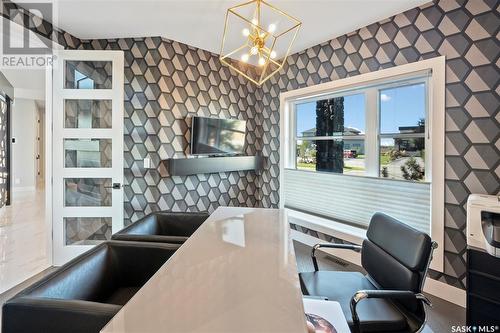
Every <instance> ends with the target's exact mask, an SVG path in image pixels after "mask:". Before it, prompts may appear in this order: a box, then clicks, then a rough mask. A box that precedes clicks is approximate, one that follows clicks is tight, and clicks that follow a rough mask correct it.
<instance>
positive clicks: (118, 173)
mask: <svg viewBox="0 0 500 333" xmlns="http://www.w3.org/2000/svg"><path fill="white" fill-rule="evenodd" d="M56 56H57V60H56V63H54V69H53V75H54V77H53V99H52V100H53V138H52V140H53V141H52V142H53V145H52V151H53V164H52V171H53V175H52V182H53V201H52V202H53V223H52V228H53V261H54V265H61V264H64V263H65V262H67V261H68V260H70V259H72V258H74V257H75V256H77V255H79V254H81V253H83V252H85V251H87V250H88V249H90V248H91V247H92V246H94V245H96V244H99V243H100V242H102V241H104V240H107V239H109V238H110V237H111V235H112V234H113V233H115V232H117V231H118V230H120V229H122V228H123V188H122V183H123V91H124V89H123V69H124V67H123V52H122V51H77V50H66V51H60V52H58V53H57V55H56Z"/></svg>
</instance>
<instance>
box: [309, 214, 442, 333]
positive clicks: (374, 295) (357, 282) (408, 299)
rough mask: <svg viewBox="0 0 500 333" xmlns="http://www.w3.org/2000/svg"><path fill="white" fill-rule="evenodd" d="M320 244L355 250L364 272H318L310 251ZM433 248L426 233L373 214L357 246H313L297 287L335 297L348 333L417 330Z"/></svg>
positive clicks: (422, 319)
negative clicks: (310, 268) (310, 263)
mask: <svg viewBox="0 0 500 333" xmlns="http://www.w3.org/2000/svg"><path fill="white" fill-rule="evenodd" d="M322 247H326V248H339V249H348V250H354V251H361V263H362V266H363V268H364V269H365V270H366V272H367V273H368V274H367V275H366V276H364V275H363V274H361V273H358V272H328V271H319V270H318V263H317V261H316V255H315V254H316V251H317V249H319V248H322ZM436 247H437V243H435V242H433V241H432V240H431V239H430V237H429V236H428V235H427V234H425V233H423V232H420V231H418V230H416V229H413V228H412V227H410V226H408V225H406V224H403V223H401V222H399V221H398V220H396V219H394V218H392V217H390V216H387V215H385V214H382V213H376V214H374V215H373V217H372V219H371V222H370V226H369V227H368V231H367V239H366V240H365V241H364V242H363V246H358V245H351V244H317V245H315V246H314V248H313V250H312V253H311V256H312V260H313V264H314V268H315V271H314V272H307V273H300V282H301V287H302V292H303V293H304V294H305V295H311V296H322V297H326V298H328V299H329V300H332V301H338V302H339V303H340V305H341V307H342V311H343V312H344V315H345V316H346V318H347V322H348V323H349V327H350V328H351V331H353V332H397V333H408V332H417V331H419V330H421V329H422V328H423V326H424V324H425V306H424V305H430V302H429V300H428V299H427V298H426V297H425V296H424V295H423V294H422V289H423V285H424V281H425V278H426V275H427V270H428V268H429V265H430V262H431V260H432V253H433V250H434V249H435V248H436Z"/></svg>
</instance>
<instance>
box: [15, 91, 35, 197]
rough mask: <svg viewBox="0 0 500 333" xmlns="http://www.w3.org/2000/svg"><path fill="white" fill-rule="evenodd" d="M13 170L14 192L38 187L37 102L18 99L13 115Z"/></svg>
mask: <svg viewBox="0 0 500 333" xmlns="http://www.w3.org/2000/svg"><path fill="white" fill-rule="evenodd" d="M11 116H12V117H11V119H12V122H11V129H12V132H11V137H12V138H15V139H16V143H14V144H12V145H11V151H12V155H11V158H12V159H11V161H12V164H11V168H12V169H11V170H12V179H11V182H12V189H13V190H16V189H18V190H21V189H22V190H33V189H35V185H36V159H35V156H36V149H35V148H36V147H35V142H36V134H37V133H36V120H37V109H36V105H35V101H34V100H31V99H22V98H16V99H15V100H14V105H13V107H12V113H11Z"/></svg>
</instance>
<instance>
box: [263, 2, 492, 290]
mask: <svg viewBox="0 0 500 333" xmlns="http://www.w3.org/2000/svg"><path fill="white" fill-rule="evenodd" d="M498 6H499V2H498V1H495V0H470V1H458V0H457V1H455V0H442V1H437V2H435V3H431V4H429V5H425V6H422V7H420V8H414V9H411V10H409V11H406V12H404V13H402V14H399V15H396V16H394V17H391V18H388V19H386V20H384V21H381V22H378V23H375V24H372V25H369V26H367V27H364V28H362V29H359V30H357V31H355V32H352V33H350V34H347V35H344V36H341V37H338V38H336V39H333V40H331V41H328V42H325V43H322V44H320V45H316V46H314V47H311V48H309V49H307V50H304V51H302V52H299V53H296V54H293V55H292V56H290V57H289V58H288V59H287V63H286V65H285V67H284V68H283V69H282V71H281V72H280V73H279V75H276V76H274V77H272V78H271V79H270V80H269V81H268V82H266V83H265V85H264V86H263V87H262V94H263V95H262V96H261V98H259V100H261V103H259V104H258V106H259V109H258V112H259V113H260V117H262V126H263V130H262V131H263V133H266V134H267V135H264V136H263V138H262V140H263V146H262V152H263V155H264V156H268V157H269V158H268V159H267V161H268V163H267V164H266V166H265V170H264V171H263V172H262V177H261V180H262V182H263V186H262V188H261V195H262V198H261V200H262V201H261V203H262V205H263V206H264V207H276V206H277V205H278V202H279V195H278V193H279V184H278V183H279V180H278V179H279V178H278V177H279V155H278V152H279V142H277V138H278V137H279V94H280V92H283V91H287V90H292V89H297V88H301V87H306V86H311V85H315V84H318V83H323V82H328V81H331V80H336V79H339V78H345V77H348V76H354V75H358V74H361V73H367V72H372V71H376V70H379V69H382V68H388V67H393V66H397V65H401V64H406V63H410V62H415V61H418V60H422V59H427V58H432V57H436V56H440V55H445V56H446V147H445V151H446V152H445V154H446V170H445V178H446V193H445V216H444V219H445V244H444V249H445V274H441V273H438V272H431V276H432V277H433V278H434V279H438V280H440V281H443V282H446V283H449V284H451V285H454V286H456V287H459V288H464V287H465V282H466V281H465V252H466V251H465V250H466V234H465V226H466V225H465V222H466V210H465V209H466V201H467V197H468V195H469V194H470V193H482V194H497V193H499V191H500V150H499V149H500V124H499V122H500V112H499V109H500V108H499V105H500V99H499V95H498V93H499V81H500V71H499V68H498V65H499V55H500V43H499V42H498V40H497V38H498V36H499V28H500V16H499V7H498ZM325 237H326V238H325ZM322 238H324V239H328V238H327V236H325V235H322Z"/></svg>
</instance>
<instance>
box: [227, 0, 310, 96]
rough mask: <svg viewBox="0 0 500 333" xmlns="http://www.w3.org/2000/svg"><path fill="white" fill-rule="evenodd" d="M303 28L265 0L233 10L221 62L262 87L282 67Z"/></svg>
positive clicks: (228, 19)
mask: <svg viewBox="0 0 500 333" xmlns="http://www.w3.org/2000/svg"><path fill="white" fill-rule="evenodd" d="M301 25H302V23H301V22H300V21H299V20H297V19H295V18H293V17H292V16H290V15H288V14H287V13H285V12H283V11H281V10H279V9H278V8H276V7H274V6H272V5H270V4H268V3H267V2H265V1H262V0H253V1H250V2H247V3H243V4H241V5H238V6H234V7H231V8H229V9H228V10H227V13H226V22H225V26H224V35H223V37H222V46H221V52H220V61H221V62H222V63H223V64H225V65H227V66H229V67H231V68H232V69H234V70H235V71H236V72H238V73H239V74H241V75H243V76H245V77H246V78H247V79H249V80H250V81H252V82H253V83H255V84H257V85H259V86H260V85H262V84H263V83H264V82H265V81H267V80H268V79H269V78H270V77H271V76H273V75H274V74H276V73H277V72H278V71H279V70H280V69H281V67H283V65H284V63H285V60H286V58H287V57H288V54H289V53H290V49H291V47H292V44H293V42H294V40H295V37H296V36H297V33H298V31H299V29H300V26H301Z"/></svg>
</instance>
